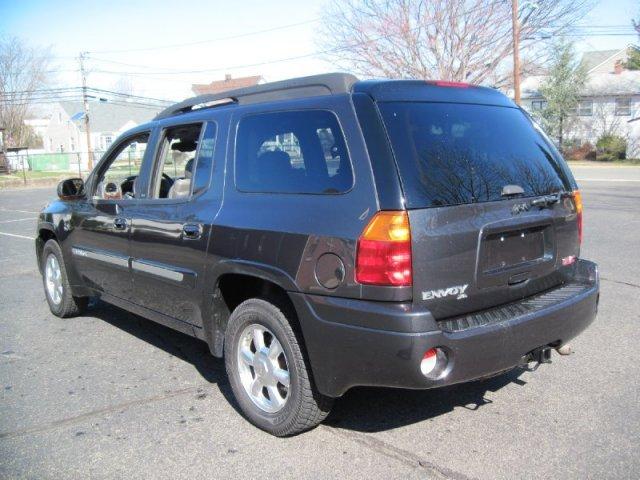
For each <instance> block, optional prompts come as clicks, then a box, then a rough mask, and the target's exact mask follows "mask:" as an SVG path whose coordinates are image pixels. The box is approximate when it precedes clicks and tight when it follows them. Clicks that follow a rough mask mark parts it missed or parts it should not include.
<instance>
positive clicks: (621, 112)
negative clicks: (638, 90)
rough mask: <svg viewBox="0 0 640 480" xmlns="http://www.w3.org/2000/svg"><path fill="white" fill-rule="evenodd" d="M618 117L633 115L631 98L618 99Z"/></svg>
mask: <svg viewBox="0 0 640 480" xmlns="http://www.w3.org/2000/svg"><path fill="white" fill-rule="evenodd" d="M616 115H618V116H628V115H631V99H630V98H629V97H618V98H616Z"/></svg>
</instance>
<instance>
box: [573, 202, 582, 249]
mask: <svg viewBox="0 0 640 480" xmlns="http://www.w3.org/2000/svg"><path fill="white" fill-rule="evenodd" d="M573 203H574V204H575V206H576V214H577V215H578V241H579V242H580V244H582V193H580V190H574V191H573Z"/></svg>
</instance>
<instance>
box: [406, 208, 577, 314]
mask: <svg viewBox="0 0 640 480" xmlns="http://www.w3.org/2000/svg"><path fill="white" fill-rule="evenodd" d="M521 203H523V202H522V201H500V202H491V203H484V204H471V205H459V206H456V207H455V208H451V207H442V208H429V209H420V210H411V211H410V212H409V221H410V223H411V235H412V242H413V246H412V258H413V288H414V291H413V298H414V302H418V303H422V304H424V305H425V306H426V307H428V308H429V310H430V311H431V312H432V313H433V315H434V316H435V317H436V318H438V319H439V318H446V317H450V316H454V315H459V314H462V313H467V312H472V311H476V310H482V309H485V308H488V307H491V306H494V305H500V304H504V303H508V302H512V301H514V300H519V299H522V298H525V297H528V296H530V295H533V294H535V293H538V292H540V291H543V290H547V289H550V288H553V287H554V286H557V285H558V284H559V283H561V282H562V281H563V276H562V275H561V274H560V273H559V270H560V269H561V268H562V260H563V259H564V258H567V257H570V256H572V255H577V253H578V248H579V245H578V241H577V238H578V237H577V223H576V214H575V211H574V209H573V203H572V202H571V201H570V200H569V201H564V202H561V203H559V204H556V205H555V206H553V207H552V208H545V209H542V210H537V209H536V210H534V211H529V212H523V213H520V214H517V215H512V211H513V208H514V206H515V205H519V204H521Z"/></svg>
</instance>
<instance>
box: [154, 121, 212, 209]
mask: <svg viewBox="0 0 640 480" xmlns="http://www.w3.org/2000/svg"><path fill="white" fill-rule="evenodd" d="M201 130H202V124H200V123H197V124H192V125H180V126H177V127H171V128H167V129H166V130H165V131H164V135H163V137H162V143H161V146H160V149H159V150H158V152H159V153H158V158H157V160H156V164H155V171H154V175H153V181H152V189H151V193H150V195H149V198H156V199H157V198H169V199H179V198H186V197H189V196H190V195H191V180H192V179H193V171H194V166H195V159H196V152H197V150H198V142H199V141H200V132H201Z"/></svg>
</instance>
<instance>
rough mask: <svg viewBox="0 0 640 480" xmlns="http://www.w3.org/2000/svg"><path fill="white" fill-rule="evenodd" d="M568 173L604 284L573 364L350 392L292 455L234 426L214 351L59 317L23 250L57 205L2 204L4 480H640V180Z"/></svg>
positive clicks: (100, 317) (3, 195)
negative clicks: (441, 385)
mask: <svg viewBox="0 0 640 480" xmlns="http://www.w3.org/2000/svg"><path fill="white" fill-rule="evenodd" d="M574 172H575V174H576V177H577V178H578V181H579V183H580V184H581V189H582V191H583V196H584V202H585V217H584V219H585V220H584V221H585V230H584V234H585V239H584V244H583V250H582V256H583V257H584V258H588V259H592V260H595V261H596V262H598V263H599V264H600V271H601V275H602V293H601V302H600V312H599V315H598V318H597V320H596V322H595V323H594V324H593V325H592V326H591V327H590V328H589V329H588V330H587V331H586V332H585V333H584V334H583V335H582V336H580V337H579V338H577V339H576V340H575V341H574V342H573V347H574V349H575V354H573V355H571V356H569V357H559V356H558V355H554V357H553V364H552V365H545V366H543V367H541V368H540V369H538V370H537V371H535V372H528V371H521V370H516V371H512V372H510V373H507V374H505V375H501V376H499V377H496V378H493V379H491V380H486V381H481V382H474V383H470V384H466V385H459V386H455V387H451V388H446V389H442V390H433V391H422V392H415V391H403V390H391V389H388V390H387V389H371V388H360V389H354V390H352V391H350V392H348V393H347V394H346V395H345V396H344V397H343V398H341V399H340V400H338V401H337V402H336V405H335V407H334V410H333V412H332V414H331V415H330V416H329V418H328V419H327V420H326V421H325V422H324V424H322V425H321V426H320V427H319V428H316V429H315V430H313V431H311V432H308V433H305V434H302V435H299V436H296V437H293V438H288V439H277V438H273V437H271V436H269V435H267V434H265V433H263V432H261V431H260V430H258V429H256V428H254V427H253V426H251V425H250V424H249V423H247V422H246V421H245V420H244V419H243V418H242V417H241V416H240V415H239V414H238V412H237V411H236V406H235V403H234V401H233V399H232V396H231V391H230V388H229V385H228V382H227V379H226V376H225V373H224V364H223V362H222V361H220V360H216V359H214V358H213V357H211V356H210V355H209V354H208V350H207V347H206V346H205V344H204V343H202V342H200V341H198V340H195V339H192V338H189V337H187V336H185V335H182V334H180V333H177V332H174V331H171V330H169V329H168V328H165V327H162V326H160V325H156V324H154V323H152V322H150V321H147V320H144V319H142V318H140V317H137V316H135V315H133V314H129V313H127V312H125V311H123V310H120V309H118V308H115V307H112V306H109V305H107V304H105V303H102V302H97V303H96V304H95V305H93V306H92V308H90V310H89V311H88V312H87V314H86V316H83V317H80V318H74V319H66V320H62V319H59V318H56V317H54V316H53V315H51V314H50V313H49V310H48V308H47V304H46V301H45V299H44V293H43V290H42V283H41V280H40V276H39V274H38V270H37V267H36V264H35V255H34V246H33V241H32V240H31V238H32V237H33V236H34V228H35V218H34V217H35V215H36V213H37V212H38V210H39V209H40V208H41V207H42V206H44V205H45V204H46V203H47V201H48V200H50V199H51V198H52V197H53V196H54V189H52V188H49V189H37V190H36V189H34V190H13V191H9V190H0V478H38V479H66V478H79V477H82V478H123V477H127V478H134V479H136V478H171V479H180V478H240V477H256V476H260V477H262V478H296V479H303V478H313V479H316V478H367V479H375V478H447V479H468V478H486V479H513V478H527V479H528V478H531V479H533V478H536V479H539V478H563V479H573V478H575V479H585V478H594V479H595V478H597V479H606V478H616V479H624V478H629V479H632V478H634V479H637V478H638V477H639V476H640V410H639V409H638V405H640V370H639V369H638V347H639V346H640V333H639V328H638V327H639V325H640V302H639V300H638V298H640V213H639V212H640V168H633V167H619V168H613V167H611V168H609V167H592V168H589V167H575V168H574ZM328 341H329V339H328Z"/></svg>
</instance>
